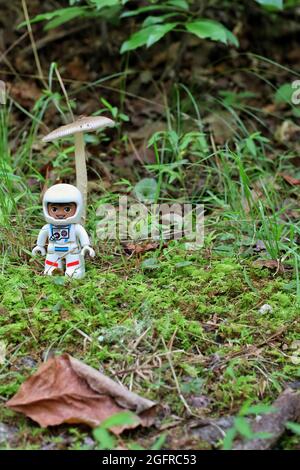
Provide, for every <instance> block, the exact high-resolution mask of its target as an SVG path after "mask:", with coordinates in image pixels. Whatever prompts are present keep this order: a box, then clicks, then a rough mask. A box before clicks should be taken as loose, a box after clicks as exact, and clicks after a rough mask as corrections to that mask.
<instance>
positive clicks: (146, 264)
mask: <svg viewBox="0 0 300 470" xmlns="http://www.w3.org/2000/svg"><path fill="white" fill-rule="evenodd" d="M141 266H142V268H144V269H157V268H159V264H158V262H157V259H156V258H147V259H145V260H144V261H143V262H142V265H141Z"/></svg>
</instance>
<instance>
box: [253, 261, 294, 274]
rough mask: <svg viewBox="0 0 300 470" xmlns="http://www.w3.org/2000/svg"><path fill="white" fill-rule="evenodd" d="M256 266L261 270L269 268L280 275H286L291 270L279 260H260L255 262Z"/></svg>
mask: <svg viewBox="0 0 300 470" xmlns="http://www.w3.org/2000/svg"><path fill="white" fill-rule="evenodd" d="M253 264H254V266H257V267H260V268H268V269H271V270H274V271H276V272H278V273H284V272H285V271H286V270H288V269H291V268H290V266H288V265H286V264H282V263H281V262H280V261H278V260H277V259H258V260H256V261H254V263H253Z"/></svg>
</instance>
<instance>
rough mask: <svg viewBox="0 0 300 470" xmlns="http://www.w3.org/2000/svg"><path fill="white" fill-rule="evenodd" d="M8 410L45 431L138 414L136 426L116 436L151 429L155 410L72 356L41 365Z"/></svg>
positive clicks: (12, 399)
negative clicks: (134, 429)
mask: <svg viewBox="0 0 300 470" xmlns="http://www.w3.org/2000/svg"><path fill="white" fill-rule="evenodd" d="M6 406H8V407H9V408H12V409H13V410H15V411H19V412H21V413H24V414H25V415H26V416H29V417H30V418H31V419H33V420H34V421H36V422H37V423H39V424H40V426H42V427H47V426H56V425H59V424H62V423H84V424H87V425H88V426H91V427H96V426H99V425H100V424H101V422H102V421H103V420H105V419H107V418H108V417H110V416H112V415H114V414H116V413H119V412H121V411H124V410H130V411H132V412H134V413H136V414H137V416H136V421H135V422H134V423H133V424H132V423H131V424H130V425H124V426H121V427H118V428H112V429H111V430H112V431H113V432H114V433H115V434H120V433H121V432H122V431H123V430H124V429H128V428H135V427H137V426H139V425H141V426H150V425H151V424H152V422H153V419H154V415H155V408H156V406H155V403H154V402H152V401H150V400H147V399H145V398H142V397H140V396H139V395H136V394H135V393H133V392H130V391H129V390H128V389H127V388H125V387H124V386H122V385H119V384H118V383H117V382H115V381H114V380H112V379H110V378H108V377H106V376H105V375H104V374H101V373H100V372H98V371H97V370H95V369H93V368H92V367H90V366H87V365H86V364H84V363H83V362H81V361H79V360H77V359H74V358H73V357H71V356H69V354H63V355H61V356H56V357H54V358H51V359H49V360H48V361H47V362H45V363H44V364H42V365H41V366H40V367H39V369H38V370H37V372H36V373H35V374H34V375H32V376H31V377H29V379H27V380H26V381H25V382H24V383H23V384H22V385H21V387H20V389H19V391H18V392H17V393H16V395H14V396H13V397H12V398H11V399H10V400H9V401H8V402H7V403H6Z"/></svg>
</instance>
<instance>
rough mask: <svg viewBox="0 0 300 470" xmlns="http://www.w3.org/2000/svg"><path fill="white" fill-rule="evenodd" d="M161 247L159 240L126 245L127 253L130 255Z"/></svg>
mask: <svg viewBox="0 0 300 470" xmlns="http://www.w3.org/2000/svg"><path fill="white" fill-rule="evenodd" d="M158 247H159V243H158V242H149V243H143V244H139V243H126V245H124V250H125V253H126V254H128V255H132V254H136V255H138V254H140V253H146V252H147V251H152V250H156V248H158Z"/></svg>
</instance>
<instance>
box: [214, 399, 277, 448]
mask: <svg viewBox="0 0 300 470" xmlns="http://www.w3.org/2000/svg"><path fill="white" fill-rule="evenodd" d="M273 411H274V409H273V408H272V407H271V406H268V405H264V404H259V405H250V406H249V404H248V403H245V404H244V406H243V407H242V409H241V410H240V412H239V415H238V416H236V417H235V418H234V421H233V426H232V427H231V428H230V429H228V431H227V432H226V435H225V437H224V439H223V450H231V449H232V447H233V443H234V440H235V439H236V438H237V437H242V438H243V439H245V440H246V441H247V440H251V439H269V438H270V437H272V434H270V433H267V432H260V433H254V432H253V431H252V429H251V426H250V424H249V422H248V420H247V418H246V416H249V415H252V414H253V415H255V416H258V415H261V414H266V413H271V412H273Z"/></svg>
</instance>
